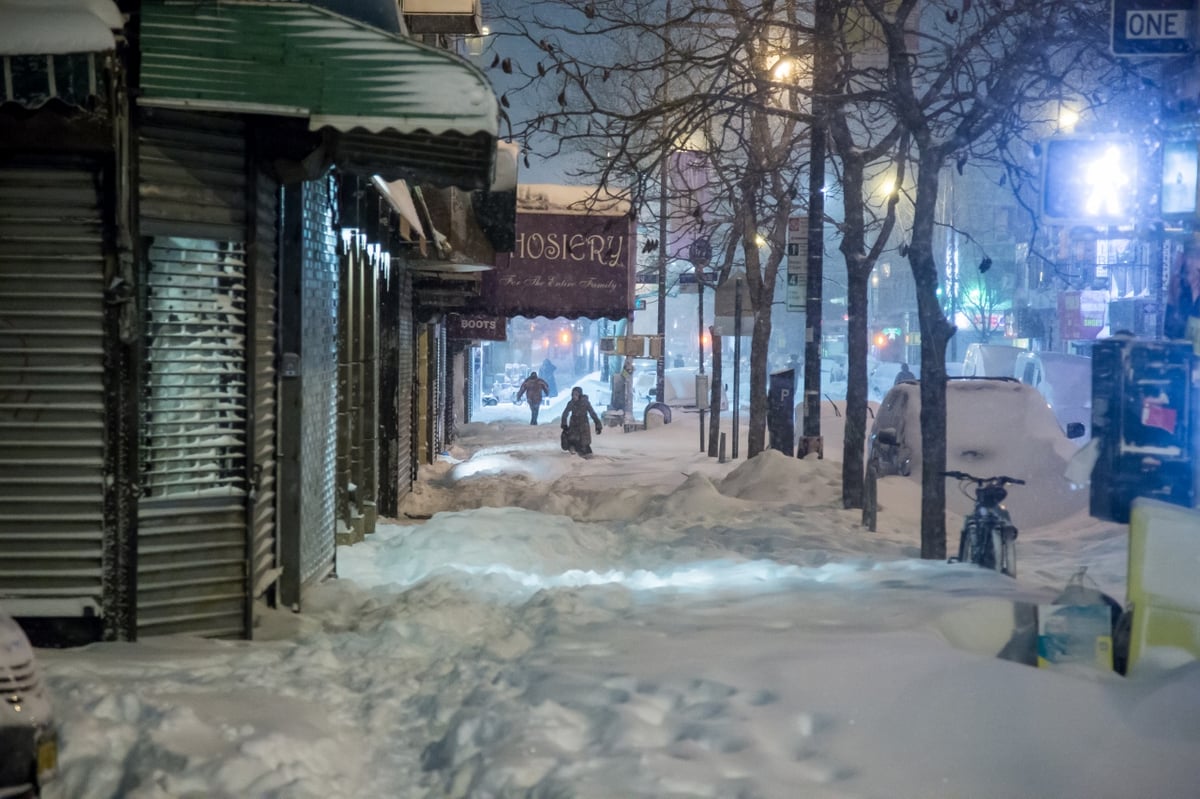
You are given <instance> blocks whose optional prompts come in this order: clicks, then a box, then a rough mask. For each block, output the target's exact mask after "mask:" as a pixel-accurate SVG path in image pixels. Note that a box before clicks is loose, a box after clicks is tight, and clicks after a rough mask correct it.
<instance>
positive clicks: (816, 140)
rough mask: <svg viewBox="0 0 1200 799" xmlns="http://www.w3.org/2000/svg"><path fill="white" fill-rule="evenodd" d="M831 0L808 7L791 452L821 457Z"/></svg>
mask: <svg viewBox="0 0 1200 799" xmlns="http://www.w3.org/2000/svg"><path fill="white" fill-rule="evenodd" d="M833 12H834V8H833V0H816V2H815V5H814V6H813V98H812V109H813V124H812V141H811V144H810V147H809V166H808V275H807V281H806V284H805V305H804V308H805V313H804V435H803V436H801V438H800V446H799V449H798V452H797V453H796V455H797V457H800V458H803V457H805V456H807V455H809V454H810V453H816V455H817V457H818V458H823V457H825V452H824V449H825V447H824V443H823V441H822V438H821V311H822V307H821V306H822V302H823V299H822V297H823V291H822V289H823V286H822V282H823V280H824V259H825V139H826V136H827V134H828V129H829V123H828V116H827V115H828V114H829V95H830V93H831V92H832V90H833V78H834V74H833V67H834V64H833V59H832V58H831V54H830V52H829V42H830V41H831V40H832V38H833V33H834V30H833V29H834V18H833Z"/></svg>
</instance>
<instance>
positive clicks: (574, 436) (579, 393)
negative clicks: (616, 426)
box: [561, 386, 604, 458]
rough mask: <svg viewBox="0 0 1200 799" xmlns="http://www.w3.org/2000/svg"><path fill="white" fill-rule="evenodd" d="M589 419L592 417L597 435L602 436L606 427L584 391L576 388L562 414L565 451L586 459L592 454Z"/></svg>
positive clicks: (563, 446) (572, 390)
mask: <svg viewBox="0 0 1200 799" xmlns="http://www.w3.org/2000/svg"><path fill="white" fill-rule="evenodd" d="M589 417H591V418H590V421H592V422H594V423H595V424H596V435H600V433H601V432H603V430H604V426H603V425H602V424H600V416H599V415H598V414H597V413H596V409H595V408H593V407H592V403H591V402H589V401H588V398H587V394H584V393H583V389H582V388H580V387H579V386H575V388H573V389H571V399H570V400H569V401H568V402H567V407H566V408H565V409H564V410H563V412H562V419H561V422H562V430H563V432H562V448H563V449H565V450H567V451H568V452H574V453H576V454H579V455H582V456H584V457H585V458H586V457H587V456H589V455H591V454H592V430H591V426H590V425H589V424H588V422H589Z"/></svg>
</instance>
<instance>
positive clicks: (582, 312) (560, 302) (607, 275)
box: [481, 212, 636, 319]
mask: <svg viewBox="0 0 1200 799" xmlns="http://www.w3.org/2000/svg"><path fill="white" fill-rule="evenodd" d="M516 227H517V233H516V244H515V246H514V247H513V251H512V252H511V253H497V254H496V268H495V269H494V270H492V271H490V272H487V273H485V274H484V275H483V290H482V292H481V294H482V297H481V299H482V302H483V306H484V309H483V310H485V312H486V313H489V314H496V315H498V316H547V317H552V318H553V317H556V316H568V317H580V316H586V317H591V318H593V319H598V318H601V317H608V318H625V317H626V316H628V314H629V312H630V311H632V310H633V299H634V297H633V285H634V283H633V267H634V262H635V261H636V256H635V255H634V254H633V249H634V247H635V245H636V233H635V228H634V223H633V220H632V219H631V218H630V217H629V216H628V215H627V214H622V215H620V216H601V215H595V214H572V213H523V212H518V213H517V226H516Z"/></svg>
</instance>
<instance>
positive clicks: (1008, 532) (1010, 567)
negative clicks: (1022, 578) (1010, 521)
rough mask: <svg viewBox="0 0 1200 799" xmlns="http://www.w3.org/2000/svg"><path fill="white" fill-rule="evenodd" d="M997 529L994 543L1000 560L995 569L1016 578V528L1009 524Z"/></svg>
mask: <svg viewBox="0 0 1200 799" xmlns="http://www.w3.org/2000/svg"><path fill="white" fill-rule="evenodd" d="M997 529H998V531H999V534H998V535H997V536H996V545H997V551H998V552H999V553H1000V562H999V563H997V564H996V570H997V571H999V572H1000V573H1001V574H1007V575H1008V576H1009V577H1012V578H1013V579H1016V577H1017V529H1016V528H1015V527H1012V526H1011V525H1006V526H1004V527H999V528H997Z"/></svg>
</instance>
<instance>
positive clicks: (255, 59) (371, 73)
mask: <svg viewBox="0 0 1200 799" xmlns="http://www.w3.org/2000/svg"><path fill="white" fill-rule="evenodd" d="M141 34H142V38H141V46H142V63H141V86H140V87H139V88H140V96H139V99H138V102H139V103H140V104H141V105H146V106H160V107H173V108H190V109H197V110H204V111H224V112H232V113H254V114H270V115H276V116H293V117H302V118H306V119H307V120H308V126H309V128H310V129H311V130H314V131H317V130H326V131H334V132H336V133H337V134H338V135H336V136H335V137H334V142H335V144H334V146H333V148H332V154H333V158H334V163H336V164H337V165H338V166H339V167H341V168H343V169H346V170H347V171H352V172H355V173H358V174H365V175H375V174H378V175H379V176H380V177H382V178H383V179H385V180H396V179H398V178H409V179H412V180H421V181H432V182H436V183H438V184H440V185H455V186H460V187H462V188H472V189H474V188H487V187H488V186H489V185H491V182H492V172H493V162H494V160H495V142H496V135H497V133H498V131H499V103H498V102H497V100H496V95H495V93H494V92H493V91H492V88H491V85H490V84H489V83H488V81H487V78H486V77H484V75H483V73H482V72H481V71H480V70H479V69H477V68H476V67H475V66H474V65H472V64H470V63H469V62H467V61H465V60H463V59H461V58H459V57H458V56H456V55H454V54H453V53H450V52H447V51H445V50H441V49H438V48H436V47H431V46H428V45H425V44H422V43H420V42H417V41H414V40H412V39H407V38H404V37H401V36H395V35H392V34H389V33H386V32H385V31H382V30H379V29H377V28H372V27H370V26H368V25H365V24H363V23H361V22H358V21H357V20H353V19H349V18H347V17H343V16H341V15H339V14H336V13H334V12H332V11H329V10H327V9H324V8H318V7H316V6H313V5H311V4H309V3H304V2H262V0H257V1H254V2H244V1H243V0H222V1H221V2H214V1H213V0H195V1H194V2H185V3H179V4H169V3H164V2H163V0H157V1H155V0H146V2H144V3H143V4H142V25H141Z"/></svg>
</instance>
